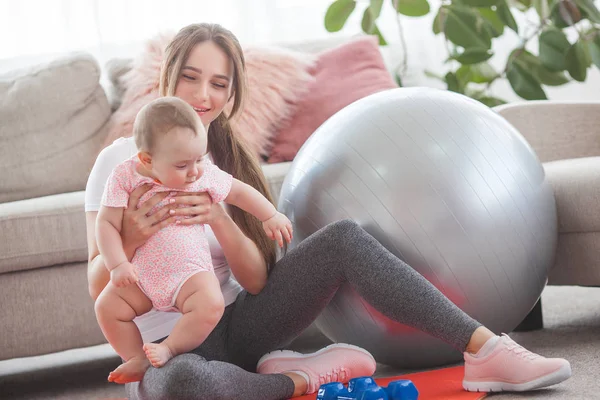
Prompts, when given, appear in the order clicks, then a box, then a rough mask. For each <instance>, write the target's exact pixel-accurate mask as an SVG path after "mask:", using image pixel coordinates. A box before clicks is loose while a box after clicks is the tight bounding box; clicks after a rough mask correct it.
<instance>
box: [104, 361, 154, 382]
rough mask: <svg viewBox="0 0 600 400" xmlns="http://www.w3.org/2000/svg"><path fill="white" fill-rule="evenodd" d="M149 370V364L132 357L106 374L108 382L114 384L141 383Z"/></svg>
mask: <svg viewBox="0 0 600 400" xmlns="http://www.w3.org/2000/svg"><path fill="white" fill-rule="evenodd" d="M148 368H150V363H149V362H148V360H147V359H146V358H144V357H132V358H130V359H129V360H128V361H127V362H125V363H124V364H121V365H119V366H118V367H117V369H115V370H114V371H113V372H111V373H110V374H108V381H109V382H115V383H129V382H137V381H141V380H142V378H143V377H144V374H145V373H146V370H147V369H148Z"/></svg>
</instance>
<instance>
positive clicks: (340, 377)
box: [256, 343, 377, 394]
mask: <svg viewBox="0 0 600 400" xmlns="http://www.w3.org/2000/svg"><path fill="white" fill-rule="evenodd" d="M376 365H377V363H376V362H375V359H374V358H373V356H372V355H371V353H369V352H368V351H366V350H365V349H361V348H360V347H357V346H352V345H349V344H342V343H336V344H332V345H329V346H327V347H325V348H323V349H321V350H319V351H317V352H315V353H311V354H301V353H297V352H295V351H290V350H277V351H273V352H271V353H267V354H265V355H264V356H262V357H261V359H260V360H258V364H257V365H256V371H257V372H258V373H259V374H281V373H283V372H301V373H303V374H305V375H306V376H305V378H308V382H307V383H308V389H307V391H306V393H307V394H310V393H315V392H316V391H317V390H318V389H319V386H321V385H323V384H325V383H330V382H342V383H347V382H348V381H349V380H350V379H352V378H358V377H361V376H371V375H373V373H374V372H375V367H376Z"/></svg>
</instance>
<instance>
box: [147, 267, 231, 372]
mask: <svg viewBox="0 0 600 400" xmlns="http://www.w3.org/2000/svg"><path fill="white" fill-rule="evenodd" d="M175 306H176V307H177V309H178V310H180V311H181V313H182V314H183V315H182V317H181V318H180V319H179V321H177V324H176V325H175V326H174V327H173V331H172V332H171V334H170V335H169V337H168V338H166V339H165V340H164V341H163V342H161V343H159V344H156V343H146V344H144V351H145V352H146V357H148V360H150V362H151V363H152V365H153V366H154V367H156V368H159V367H162V366H163V365H164V364H165V363H166V362H167V361H169V360H170V359H171V358H173V357H175V356H176V355H178V354H183V353H186V352H188V351H191V350H193V349H195V348H196V347H198V346H200V345H201V344H202V342H204V340H205V339H206V338H207V337H208V335H209V334H210V333H211V332H212V330H213V329H214V327H215V326H216V325H217V323H218V322H219V320H220V319H221V317H222V316H223V311H224V309H225V305H224V300H223V294H222V293H221V286H220V285H219V280H218V279H217V277H216V276H215V274H214V273H213V272H212V271H203V272H199V273H197V274H195V275H193V276H192V277H191V278H190V279H188V280H187V282H185V283H184V284H183V286H182V288H181V290H180V291H179V295H178V296H177V299H176V301H175Z"/></svg>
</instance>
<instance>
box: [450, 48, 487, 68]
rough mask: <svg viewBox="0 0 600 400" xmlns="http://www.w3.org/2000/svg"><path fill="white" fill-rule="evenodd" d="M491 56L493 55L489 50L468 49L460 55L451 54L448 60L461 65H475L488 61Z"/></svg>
mask: <svg viewBox="0 0 600 400" xmlns="http://www.w3.org/2000/svg"><path fill="white" fill-rule="evenodd" d="M493 55H494V53H492V51H491V50H488V49H482V48H479V47H470V48H467V49H465V50H464V51H463V52H462V53H460V54H453V55H452V56H451V57H450V58H451V59H453V60H456V61H458V62H459V63H461V64H477V63H480V62H483V61H487V60H489V59H490V58H491V57H492V56H493Z"/></svg>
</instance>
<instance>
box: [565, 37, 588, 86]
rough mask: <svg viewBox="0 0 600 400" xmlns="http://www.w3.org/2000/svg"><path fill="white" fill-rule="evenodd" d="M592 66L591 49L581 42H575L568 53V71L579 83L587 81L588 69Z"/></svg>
mask: <svg viewBox="0 0 600 400" xmlns="http://www.w3.org/2000/svg"><path fill="white" fill-rule="evenodd" d="M591 64H592V57H591V55H590V53H589V48H588V46H587V45H586V43H584V42H583V41H581V40H578V41H577V42H575V43H574V44H573V45H572V46H571V48H569V51H568V52H567V71H569V75H571V77H572V78H573V79H575V80H576V81H578V82H583V81H585V78H586V76H587V69H588V67H589V66H590V65H591Z"/></svg>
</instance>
